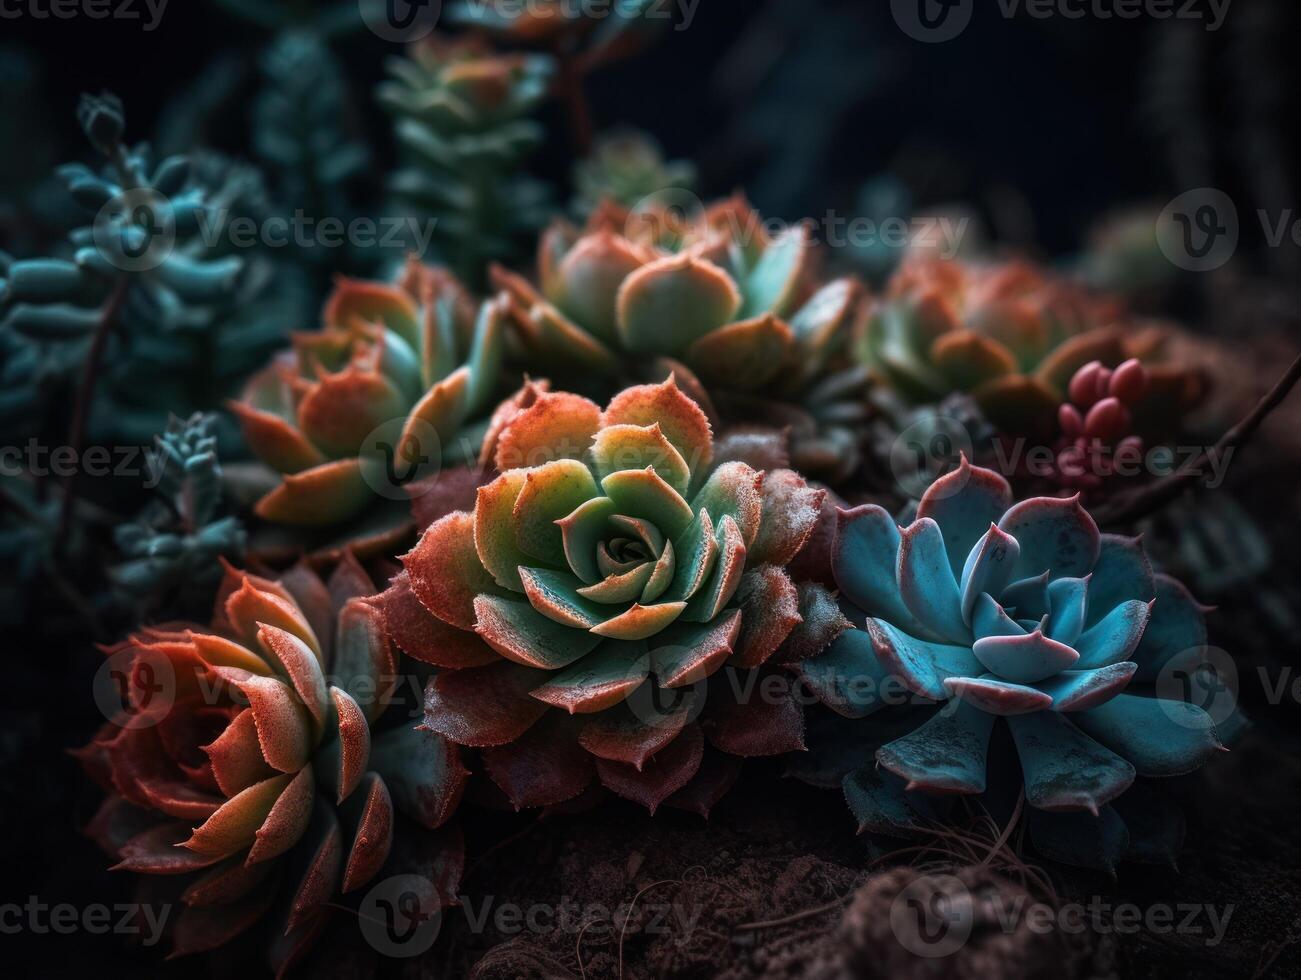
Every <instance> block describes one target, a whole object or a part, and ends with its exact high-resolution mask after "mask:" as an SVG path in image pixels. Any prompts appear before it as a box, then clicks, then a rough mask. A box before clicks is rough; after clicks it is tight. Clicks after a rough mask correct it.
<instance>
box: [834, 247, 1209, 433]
mask: <svg viewBox="0 0 1301 980" xmlns="http://www.w3.org/2000/svg"><path fill="white" fill-rule="evenodd" d="M1163 339H1164V337H1163V333H1162V331H1161V329H1160V328H1158V327H1154V326H1140V325H1136V324H1134V323H1131V322H1127V321H1126V317H1125V313H1124V311H1123V309H1121V308H1120V307H1119V306H1118V304H1116V303H1115V302H1114V301H1111V300H1109V299H1107V298H1105V297H1100V296H1097V295H1095V294H1092V293H1089V292H1086V291H1085V290H1084V289H1082V288H1081V287H1079V286H1077V285H1074V284H1072V283H1070V282H1068V281H1065V280H1062V279H1058V278H1054V277H1052V276H1049V275H1047V274H1046V273H1044V272H1043V271H1041V270H1039V269H1037V268H1036V267H1034V266H1032V265H1030V264H1028V263H1021V262H1012V263H995V264H973V263H966V262H957V261H950V260H945V259H941V258H937V257H933V256H925V255H922V256H917V257H913V258H910V259H909V260H907V261H905V262H904V263H903V264H902V265H901V266H900V268H899V270H898V271H897V272H896V273H895V275H894V276H893V277H892V278H891V280H890V282H889V284H888V286H887V288H886V292H885V295H884V297H882V299H881V300H880V301H879V302H878V303H877V304H876V308H875V309H874V311H873V313H872V316H871V317H870V318H868V320H867V321H866V322H865V325H864V329H863V330H862V331H861V334H860V336H859V338H858V343H857V352H858V356H859V358H860V359H861V360H862V362H863V363H864V364H866V365H868V366H869V367H870V368H871V369H872V371H873V372H874V374H876V375H877V376H878V377H880V378H881V379H883V380H884V381H885V382H886V384H887V385H888V386H889V388H890V389H892V390H894V391H896V392H898V393H900V394H902V395H903V396H905V397H907V398H910V399H912V400H914V401H917V402H923V403H924V402H933V401H938V400H939V399H941V398H943V397H944V396H945V395H947V394H949V393H951V392H954V391H961V392H967V393H970V394H971V396H972V397H973V398H974V399H975V400H976V402H977V404H978V405H979V406H980V408H981V410H982V411H983V412H984V414H985V415H986V417H988V418H989V420H990V421H992V422H994V423H995V424H996V425H997V426H998V427H999V428H1000V429H1002V430H1003V431H1005V432H1009V433H1014V434H1024V435H1032V436H1037V437H1047V436H1051V435H1052V434H1053V432H1054V429H1055V425H1056V421H1057V410H1058V406H1060V405H1061V404H1062V401H1063V399H1064V397H1065V396H1066V390H1067V386H1068V385H1069V383H1070V380H1071V378H1072V377H1074V375H1075V372H1076V371H1078V370H1079V369H1080V368H1081V367H1083V366H1084V365H1086V364H1088V363H1090V362H1091V361H1100V362H1102V363H1103V364H1104V365H1106V366H1108V367H1115V366H1117V365H1119V364H1121V363H1122V362H1124V361H1126V360H1129V359H1131V358H1137V359H1139V360H1143V361H1145V362H1152V363H1150V365H1149V372H1150V384H1149V392H1148V395H1149V398H1153V399H1158V400H1159V403H1160V404H1159V407H1160V408H1161V409H1163V410H1164V411H1165V412H1173V413H1176V414H1178V413H1182V412H1185V411H1187V410H1188V409H1190V408H1191V407H1193V406H1194V405H1195V404H1196V403H1197V401H1198V400H1199V398H1200V397H1201V395H1202V392H1203V385H1202V383H1201V382H1202V379H1201V375H1200V372H1198V371H1196V370H1194V369H1192V368H1190V367H1188V366H1187V365H1183V364H1180V363H1173V364H1161V363H1159V356H1160V353H1161V348H1162V342H1163Z"/></svg>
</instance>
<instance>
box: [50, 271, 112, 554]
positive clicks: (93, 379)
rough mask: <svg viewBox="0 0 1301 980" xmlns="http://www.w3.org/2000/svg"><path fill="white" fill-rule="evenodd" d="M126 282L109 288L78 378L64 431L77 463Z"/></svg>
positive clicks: (62, 526) (66, 519)
mask: <svg viewBox="0 0 1301 980" xmlns="http://www.w3.org/2000/svg"><path fill="white" fill-rule="evenodd" d="M127 282H128V279H127V277H126V276H122V277H121V278H119V279H118V281H117V282H116V283H115V284H114V286H113V292H112V293H111V294H110V295H109V298H108V300H107V301H106V302H105V303H104V306H103V308H102V309H101V311H100V316H99V323H98V324H97V325H96V326H95V334H94V336H93V337H92V338H91V341H90V350H89V351H88V352H87V353H86V367H85V370H84V371H83V372H82V375H81V384H80V385H78V387H77V400H76V403H75V405H74V407H73V411H72V424H71V427H70V428H69V430H68V445H69V446H71V447H72V450H73V452H74V453H75V454H76V458H77V459H78V460H80V459H81V451H82V448H83V445H82V444H83V443H84V442H85V440H86V421H87V419H88V418H89V417H90V406H91V404H92V403H93V402H94V400H95V386H96V384H97V383H98V381H99V372H100V368H101V366H102V365H103V361H104V352H105V351H106V350H107V349H108V338H109V335H110V334H112V332H113V321H114V320H116V319H117V314H118V311H119V310H120V309H121V308H122V303H123V301H124V300H125V299H126V290H127ZM79 472H81V467H80V466H79V465H78V466H74V467H73V469H72V472H71V473H70V474H68V479H67V482H66V483H65V485H64V497H63V510H62V512H61V513H60V515H59V529H58V531H57V532H56V534H55V538H54V552H55V554H59V553H60V552H62V550H63V546H64V545H65V544H66V543H67V539H68V531H69V530H70V529H71V527H72V514H73V510H74V509H75V507H76V494H75V493H74V490H75V488H76V481H77V474H78V473H79Z"/></svg>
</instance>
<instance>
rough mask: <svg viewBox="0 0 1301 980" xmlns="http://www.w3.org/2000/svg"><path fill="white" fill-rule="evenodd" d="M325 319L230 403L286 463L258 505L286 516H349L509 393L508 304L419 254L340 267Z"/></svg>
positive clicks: (263, 454) (277, 466)
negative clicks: (479, 299)
mask: <svg viewBox="0 0 1301 980" xmlns="http://www.w3.org/2000/svg"><path fill="white" fill-rule="evenodd" d="M324 320H325V325H324V329H323V330H321V331H320V332H318V333H303V334H298V335H296V336H295V337H294V346H293V349H292V350H290V351H286V352H284V353H282V354H281V355H279V356H278V357H277V358H276V359H275V361H274V362H273V363H272V364H271V365H270V366H269V367H267V368H265V369H264V370H263V371H261V372H260V373H259V374H257V375H255V376H254V377H253V379H252V380H251V381H250V382H249V384H248V387H247V389H246V390H245V393H244V397H243V399H242V400H241V401H238V402H233V403H231V405H230V407H231V410H232V411H233V412H235V413H236V415H238V417H239V420H240V422H241V424H242V426H243V429H244V435H245V438H246V440H247V441H248V444H249V447H250V448H251V449H252V450H253V452H254V453H256V454H257V456H258V457H259V458H260V459H261V460H262V461H263V462H264V463H266V464H267V465H268V466H270V467H271V468H273V469H274V470H275V471H276V472H277V473H279V474H281V475H282V476H281V478H280V479H279V481H278V482H277V484H276V485H275V487H274V489H272V490H271V491H270V492H268V493H267V494H266V495H265V496H263V497H262V499H261V500H259V501H258V502H257V505H256V507H255V511H256V513H257V515H258V516H259V517H261V518H263V519H264V520H267V521H270V522H274V523H276V524H283V525H297V526H308V527H317V528H338V527H339V526H340V525H344V524H345V522H348V521H350V520H352V519H354V518H358V517H361V516H363V515H365V513H366V511H367V510H368V508H372V507H373V506H374V505H375V504H377V503H378V502H379V501H380V499H381V496H380V494H381V492H384V493H385V494H391V493H392V491H397V492H398V494H397V495H398V496H402V494H401V491H400V487H401V486H403V485H405V484H407V483H409V482H411V481H412V480H413V479H415V478H416V477H419V476H422V475H427V474H428V473H430V472H434V471H436V470H437V468H438V467H439V465H440V464H441V462H442V461H443V460H444V458H446V460H447V461H449V462H451V461H454V460H455V459H456V444H455V439H456V437H457V436H458V434H460V432H461V428H462V426H463V425H464V424H465V423H466V422H467V421H469V420H470V419H472V418H474V417H475V416H476V415H478V414H479V413H484V412H486V410H487V409H488V408H489V407H490V406H491V405H492V404H493V402H494V400H495V398H496V397H498V394H499V393H498V384H499V382H500V374H501V357H502V343H503V340H502V331H503V329H504V321H505V305H504V303H503V302H501V301H491V302H486V303H484V304H483V305H482V306H481V307H479V308H478V309H477V310H476V307H475V304H474V302H473V300H472V299H471V298H470V296H469V294H468V293H467V292H466V291H465V289H464V288H463V287H462V286H461V285H460V283H459V282H457V280H456V279H455V278H454V277H453V276H452V275H451V274H450V273H448V272H447V271H446V270H445V269H441V268H438V267H436V266H428V265H422V264H421V263H420V262H418V261H417V260H416V259H415V258H414V257H413V258H412V259H411V260H410V261H409V262H408V263H407V265H406V267H405V268H404V269H403V271H402V272H401V274H400V275H399V276H398V279H397V281H396V282H394V283H384V282H364V281H360V280H352V279H340V280H339V282H338V284H337V285H336V287H335V290H334V292H333V293H332V294H331V296H330V298H329V300H328V301H327V302H326V305H325V313H324ZM463 455H464V454H463ZM468 455H469V457H470V459H471V460H472V459H473V453H469V454H468ZM459 461H460V462H462V463H464V462H466V461H467V460H466V459H464V458H461V459H460V460H459ZM403 500H404V501H405V497H403ZM405 521H406V508H405V506H404V507H403V508H402V514H401V519H400V523H404V522H405ZM367 534H368V535H374V534H381V532H380V531H378V530H376V528H373V527H372V528H368V530H367ZM381 537H382V534H381ZM384 540H387V538H385V539H384Z"/></svg>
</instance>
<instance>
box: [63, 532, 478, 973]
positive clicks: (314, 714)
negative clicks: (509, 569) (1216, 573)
mask: <svg viewBox="0 0 1301 980" xmlns="http://www.w3.org/2000/svg"><path fill="white" fill-rule="evenodd" d="M372 592H374V586H373V584H372V582H371V580H370V579H369V577H368V576H367V574H366V572H365V571H364V570H363V569H362V568H361V566H360V565H359V564H357V562H356V560H355V559H352V558H351V557H349V558H347V559H345V561H344V562H343V563H341V564H340V565H339V566H338V568H337V569H336V571H335V572H334V574H333V575H332V576H331V577H330V580H329V582H328V584H327V583H326V582H323V581H322V580H321V579H320V578H319V577H317V576H316V575H315V573H313V572H311V571H309V570H308V569H307V568H306V566H298V567H296V568H295V569H293V570H291V571H290V572H289V573H287V574H286V575H285V576H284V577H283V578H282V579H281V580H280V581H279V582H273V581H269V580H267V579H264V578H259V577H257V576H254V575H250V574H246V573H241V572H236V571H234V570H229V569H228V572H227V575H226V579H225V581H224V583H223V586H222V588H221V590H220V592H219V595H218V599H217V608H216V615H215V619H214V621H213V623H212V625H211V627H206V628H205V627H200V626H197V625H196V626H186V625H184V624H180V625H172V626H168V627H166V628H158V629H145V630H142V631H141V632H139V633H137V634H136V635H134V636H132V637H131V638H130V639H128V640H126V641H125V642H123V643H121V644H119V645H118V646H116V647H113V648H111V649H109V650H108V651H107V652H108V653H109V654H110V656H111V658H112V659H111V662H110V667H111V670H110V674H111V673H113V672H117V674H118V676H119V677H120V678H121V680H122V684H121V685H120V688H121V691H122V692H123V693H125V694H126V695H127V697H126V699H125V700H126V704H125V706H124V707H123V709H122V711H121V712H120V713H117V714H116V715H115V716H114V718H113V719H112V720H111V721H110V722H109V723H108V724H107V725H105V726H104V728H103V729H102V730H101V731H100V732H99V734H98V735H97V736H96V738H95V740H94V741H93V742H91V744H90V745H88V746H87V747H86V748H85V749H83V750H81V752H80V753H79V754H80V757H81V759H82V761H83V763H84V764H85V765H86V767H87V769H88V770H89V771H90V773H91V774H92V775H93V776H95V777H96V779H97V780H98V781H99V782H100V783H101V784H102V785H103V786H104V788H105V789H106V790H107V791H108V792H109V793H110V795H109V797H108V799H107V800H106V801H105V803H104V804H103V806H102V807H101V809H100V811H99V812H98V814H97V815H96V816H95V818H94V820H93V821H92V822H91V825H90V827H89V828H88V831H89V833H90V834H91V835H92V836H93V837H94V838H95V839H96V840H97V841H98V842H99V843H100V844H101V845H102V846H103V847H104V848H105V849H106V850H107V851H108V852H109V854H110V855H111V856H113V857H115V858H116V859H117V860H118V862H119V863H118V865H117V867H118V868H119V869H122V870H127V871H134V872H137V873H139V874H142V875H148V876H159V875H161V876H167V877H166V879H165V880H164V879H154V884H155V886H156V887H165V886H166V885H169V884H170V886H171V891H172V893H173V894H172V897H173V898H175V899H176V900H177V901H178V902H179V904H180V905H181V906H182V907H183V911H182V912H181V914H180V915H179V917H178V918H177V919H176V921H175V923H174V931H173V936H172V939H173V944H174V951H175V954H181V953H191V952H199V951H203V950H207V949H213V948H215V947H217V946H220V945H223V944H225V943H226V942H228V941H230V940H232V939H233V938H234V937H236V936H238V935H241V934H243V933H245V932H246V931H248V930H250V929H251V928H253V927H254V926H255V924H256V923H258V922H259V921H260V920H262V919H263V918H264V917H266V918H267V919H268V920H270V921H271V922H273V923H275V925H274V930H275V931H274V933H273V935H272V938H271V939H269V940H268V943H269V948H270V951H271V959H272V961H273V965H274V966H276V967H277V968H278V969H283V968H285V967H286V966H287V965H288V964H289V963H291V962H292V961H294V960H295V959H297V958H298V957H299V956H300V955H302V954H303V953H304V952H305V951H306V949H307V948H308V947H310V945H311V943H312V942H313V941H314V940H315V939H316V938H317V936H318V934H319V933H320V931H321V929H322V928H323V927H324V926H325V924H326V921H327V917H328V915H329V910H328V903H334V902H337V901H339V899H338V896H339V895H340V894H348V893H356V892H357V891H358V889H361V888H362V887H363V886H365V885H367V884H368V883H370V882H373V881H375V880H376V879H377V876H379V875H380V872H381V870H382V869H386V870H387V871H388V873H390V874H393V873H411V874H414V875H418V876H421V877H423V879H424V880H425V881H426V882H428V883H429V887H428V890H427V894H425V895H422V896H420V900H421V903H422V908H424V909H425V910H426V911H430V912H434V911H437V909H438V908H441V907H442V906H443V905H447V904H450V903H451V901H452V900H453V897H454V894H455V887H456V884H457V881H458V880H459V875H460V867H461V863H462V848H461V842H460V836H459V833H458V832H456V831H455V830H454V829H451V828H445V829H442V830H438V831H437V832H436V833H435V832H433V831H435V829H436V828H441V827H443V825H444V824H446V822H447V821H448V819H449V818H450V817H451V816H452V814H453V812H454V811H455V809H456V806H457V804H458V802H459V800H460V797H461V793H462V790H463V787H464V782H465V776H466V772H465V770H464V768H462V766H461V763H460V759H459V755H458V749H457V748H456V746H454V745H452V744H450V743H448V742H447V741H445V740H444V739H442V738H440V737H439V736H437V735H435V734H432V733H430V732H427V731H418V730H417V729H416V727H415V722H414V721H412V720H411V718H410V717H409V716H407V717H403V718H401V720H400V721H396V722H395V723H393V724H382V723H381V717H382V716H383V715H384V713H385V711H386V709H387V708H388V707H389V706H390V703H391V702H393V701H394V699H395V698H396V697H397V696H398V693H399V690H400V687H399V680H400V675H399V672H398V665H397V659H396V654H395V651H394V650H393V647H392V645H391V644H390V642H389V640H388V638H387V636H386V635H385V632H384V630H383V628H382V622H381V614H380V612H379V610H378V609H377V608H376V606H375V605H373V604H372V602H371V601H370V600H368V599H367V598H366V597H367V596H369V595H371V593H372ZM395 713H398V714H401V712H399V711H397V710H396V709H395ZM399 830H401V831H402V837H403V838H404V840H403V842H402V844H403V846H402V847H401V848H400V849H399V850H398V851H395V850H394V841H395V834H396V833H397V832H398V831H399ZM399 854H401V855H402V856H401V858H399ZM416 855H418V856H416Z"/></svg>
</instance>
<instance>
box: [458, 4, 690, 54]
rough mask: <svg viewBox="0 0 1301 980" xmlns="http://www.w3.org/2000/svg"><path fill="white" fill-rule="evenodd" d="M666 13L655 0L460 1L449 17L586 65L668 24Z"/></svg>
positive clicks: (626, 48)
mask: <svg viewBox="0 0 1301 980" xmlns="http://www.w3.org/2000/svg"><path fill="white" fill-rule="evenodd" d="M667 13H668V11H667V10H666V9H665V8H663V7H662V6H660V5H658V4H657V3H656V2H655V0H626V2H622V3H616V4H610V5H608V6H601V5H593V6H591V7H589V6H588V5H586V4H582V3H568V2H565V0H540V2H537V3H529V4H521V3H513V2H511V0H458V2H457V3H455V4H453V5H451V7H450V9H449V10H448V15H449V19H450V20H451V22H452V23H453V24H457V25H459V26H461V27H466V28H472V29H474V30H478V31H483V32H485V33H487V34H489V35H492V36H495V37H498V38H501V39H502V40H504V41H507V42H509V43H511V44H515V45H520V44H524V45H532V46H543V47H548V48H553V49H558V50H562V51H567V52H579V53H581V56H582V58H583V60H584V61H585V62H586V63H588V66H589V67H590V66H595V65H596V64H599V63H602V62H605V61H609V60H611V59H613V58H615V57H617V56H618V55H620V54H622V53H625V52H626V51H628V50H629V49H630V48H632V47H635V46H638V45H640V44H642V43H644V41H645V40H646V39H647V38H648V37H649V36H651V35H653V34H654V33H656V32H658V31H660V30H663V29H664V28H666V27H667V26H668V16H667Z"/></svg>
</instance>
